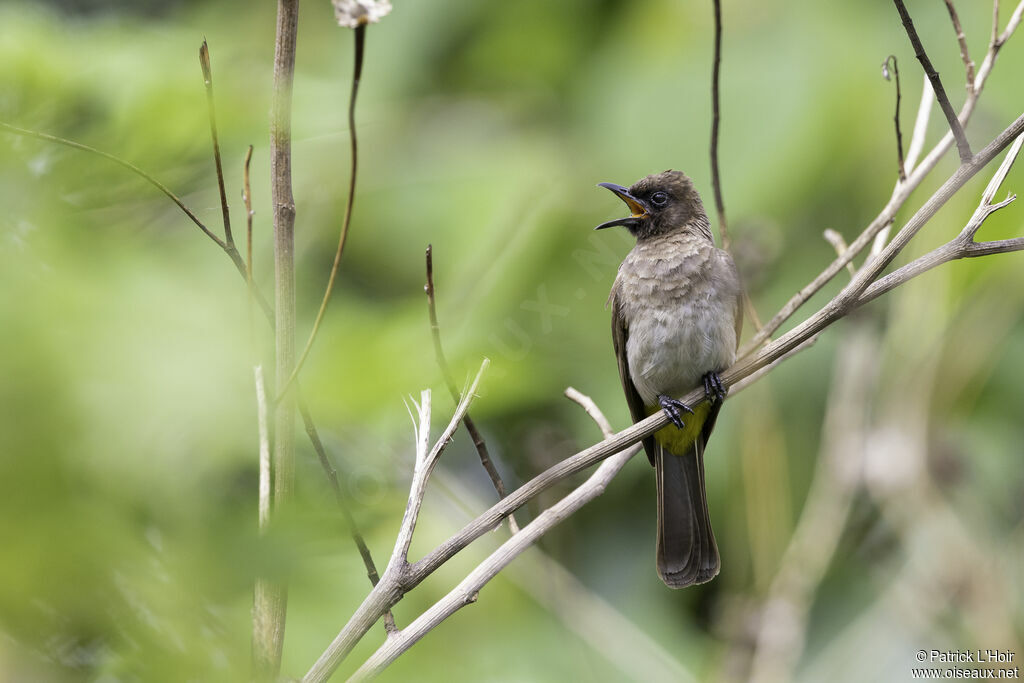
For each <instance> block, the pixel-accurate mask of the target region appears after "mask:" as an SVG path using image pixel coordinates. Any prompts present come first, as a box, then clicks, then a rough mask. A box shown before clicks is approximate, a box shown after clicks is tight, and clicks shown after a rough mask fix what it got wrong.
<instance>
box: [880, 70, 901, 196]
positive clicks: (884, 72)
mask: <svg viewBox="0 0 1024 683" xmlns="http://www.w3.org/2000/svg"><path fill="white" fill-rule="evenodd" d="M889 62H892V71H893V74H895V77H896V113H895V114H894V115H893V117H892V120H893V122H894V123H895V124H896V166H897V171H898V174H897V175H898V176H899V179H900V182H901V183H902V182H904V181H905V180H906V179H907V171H906V167H905V165H904V163H903V133H902V132H901V131H900V69H899V66H898V65H897V64H896V55H889V56H888V57H886V58H885V61H884V62H882V77H883V78H884V79H885V80H889Z"/></svg>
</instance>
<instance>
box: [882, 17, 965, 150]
mask: <svg viewBox="0 0 1024 683" xmlns="http://www.w3.org/2000/svg"><path fill="white" fill-rule="evenodd" d="M893 2H894V3H895V4H896V10H897V11H898V12H899V13H900V20H901V21H902V22H903V28H905V29H906V31H907V36H908V37H909V38H910V44H911V45H913V46H914V54H915V55H916V56H917V61H919V62H921V67H922V68H923V69H924V72H925V74H927V75H928V79H929V80H930V81H931V82H932V88H933V89H934V90H935V96H936V97H937V98H938V100H939V107H941V108H942V113H943V114H945V115H946V121H947V122H948V123H949V129H950V130H951V131H952V132H953V137H954V138H956V147H957V150H958V151H959V152H960V161H961V163H965V162H967V161H969V160H970V158H971V146H970V145H969V144H968V143H967V136H966V135H964V127H963V126H962V125H961V124H960V119H959V118H957V115H956V112H955V111H954V110H953V105H951V104H950V103H949V97H947V96H946V90H945V88H943V87H942V81H941V80H940V79H939V73H938V72H937V71H936V70H935V67H934V66H932V60H931V59H929V58H928V53H927V52H925V49H924V45H922V44H921V38H920V37H919V36H918V35H917V29H915V28H914V22H913V20H911V18H910V13H908V12H907V7H906V5H904V4H903V0H893Z"/></svg>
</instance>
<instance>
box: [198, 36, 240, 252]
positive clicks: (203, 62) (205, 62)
mask: <svg viewBox="0 0 1024 683" xmlns="http://www.w3.org/2000/svg"><path fill="white" fill-rule="evenodd" d="M199 65H200V66H201V67H202V68H203V82H204V83H205V85H206V108H207V110H208V111H209V113H210V138H211V139H212V140H213V163H214V165H215V166H216V167H217V189H218V190H219V191H220V210H221V215H222V216H223V217H224V241H225V242H226V243H227V244H229V245H232V246H234V244H235V240H234V238H233V237H232V236H231V211H230V210H229V209H228V195H227V192H225V191H224V167H223V166H222V164H221V160H220V141H219V140H218V139H217V114H216V112H215V110H214V108H213V69H211V68H210V48H209V47H207V45H206V39H205V38H204V39H203V44H202V45H201V46H200V47H199Z"/></svg>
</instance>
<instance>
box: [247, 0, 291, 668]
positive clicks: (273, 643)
mask: <svg viewBox="0 0 1024 683" xmlns="http://www.w3.org/2000/svg"><path fill="white" fill-rule="evenodd" d="M298 21H299V2H298V0H278V3H277V32H276V39H275V44H274V94H273V104H272V106H271V117H270V174H271V197H272V200H273V204H274V301H275V305H274V311H275V325H274V330H275V334H274V341H275V377H276V378H277V381H278V383H280V382H283V381H285V379H286V378H287V377H288V376H289V375H290V374H291V371H292V367H293V366H294V364H295V258H294V256H295V249H294V240H295V234H294V229H295V200H294V198H293V197H292V169H291V165H292V160H291V101H292V80H293V78H294V73H295V44H296V34H297V32H298ZM272 466H273V470H274V472H273V474H274V482H273V484H274V485H273V495H272V502H273V507H272V509H271V513H272V516H273V517H274V518H276V517H279V516H280V515H281V513H282V511H283V509H284V508H285V507H286V506H287V504H288V501H289V499H290V498H291V495H292V488H293V485H294V479H295V392H294V391H288V392H286V393H285V394H284V395H283V396H281V397H279V399H278V401H277V405H276V407H275V411H274V452H273V462H272ZM287 610H288V587H287V584H285V583H283V582H281V581H279V580H277V581H275V580H269V579H264V578H260V579H257V581H256V590H255V605H254V608H253V612H254V613H253V663H254V665H255V674H256V676H257V677H258V678H261V679H264V680H273V679H275V678H276V677H277V675H278V672H279V671H280V668H281V650H282V646H283V644H284V628H285V616H286V614H287Z"/></svg>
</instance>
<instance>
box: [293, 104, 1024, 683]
mask: <svg viewBox="0 0 1024 683" xmlns="http://www.w3.org/2000/svg"><path fill="white" fill-rule="evenodd" d="M1022 132H1024V115H1021V116H1020V117H1019V118H1018V119H1017V120H1016V121H1014V122H1013V124H1012V125H1011V126H1010V127H1008V128H1007V129H1006V130H1004V131H1003V133H1001V134H1000V135H999V136H997V137H996V139H995V140H993V141H992V143H990V144H989V145H988V146H986V147H985V148H984V149H983V150H981V151H980V152H979V153H978V154H977V155H975V156H974V157H973V158H972V159H971V161H970V162H969V163H967V164H964V165H962V166H961V167H960V168H959V169H957V171H956V172H955V173H954V174H953V175H952V176H951V177H950V178H949V179H948V180H947V181H946V183H944V184H943V186H942V187H940V188H939V190H938V191H936V193H935V194H934V195H933V196H932V198H931V199H929V201H928V202H927V203H926V204H925V205H924V206H923V207H922V208H921V209H920V210H919V211H918V212H917V213H916V214H914V216H913V217H912V218H911V219H910V221H908V222H907V224H906V225H905V226H904V227H903V229H902V230H901V231H900V232H899V234H897V236H896V238H895V239H894V240H893V241H892V243H891V244H889V245H888V246H887V247H886V248H885V250H884V251H883V252H882V253H881V254H880V255H879V256H878V258H876V259H874V260H873V261H872V262H870V263H868V264H867V265H865V266H864V267H863V268H862V269H861V270H860V271H858V275H857V277H856V278H854V280H853V282H852V283H851V284H850V285H849V286H847V287H846V288H845V289H844V290H843V291H841V292H840V293H839V294H838V295H836V297H834V298H833V300H832V301H831V302H829V304H828V305H826V306H825V307H824V308H822V309H821V310H820V311H818V313H816V314H815V315H813V316H812V317H811V318H809V319H808V320H807V321H805V322H804V323H802V324H801V325H799V326H798V327H796V328H795V329H793V330H792V331H790V332H789V333H787V334H786V335H783V336H782V337H780V338H779V339H777V340H776V341H774V342H772V343H771V344H769V345H768V346H766V347H765V348H764V349H763V350H762V351H761V352H760V353H758V354H757V356H756V357H755V358H753V359H750V360H748V359H740V360H739V361H738V362H737V363H735V364H734V365H733V366H732V367H731V368H729V369H728V370H727V371H726V372H725V373H723V374H722V380H723V382H724V383H725V384H726V385H727V386H733V385H735V384H737V383H738V382H739V381H740V380H742V379H744V378H746V377H748V376H750V375H753V374H754V373H756V372H757V371H759V370H760V369H762V368H764V367H766V366H769V365H771V364H773V363H776V362H777V361H779V360H780V359H782V358H785V357H787V355H795V353H796V349H798V348H800V347H801V346H803V345H809V343H810V340H812V339H814V338H815V337H816V336H817V335H818V334H820V333H821V332H822V331H823V330H824V329H825V328H826V327H828V326H830V325H832V324H833V323H834V322H836V321H837V320H839V319H841V318H843V317H845V316H846V315H847V314H848V313H850V312H851V311H852V310H853V309H855V308H857V307H858V306H860V305H861V304H863V303H865V302H866V301H867V300H869V299H862V298H861V296H862V294H863V292H864V288H866V287H867V285H868V283H869V282H870V281H871V280H872V279H874V277H876V276H877V274H878V272H880V270H881V269H882V268H884V267H885V265H887V264H888V263H889V262H890V261H891V260H892V258H895V256H896V255H897V254H898V253H899V252H900V251H901V250H902V248H903V247H904V246H905V245H906V243H907V241H909V239H910V238H912V237H913V236H914V235H915V234H916V233H917V231H918V230H919V229H920V228H921V227H922V226H923V225H924V224H925V223H926V222H927V221H928V219H930V218H931V217H932V216H933V215H934V214H935V212H936V211H937V210H938V209H939V208H940V207H941V206H942V205H943V204H944V203H945V202H946V201H947V200H948V199H949V197H950V196H952V194H953V193H954V192H955V191H956V190H958V189H959V188H960V187H962V186H963V184H964V183H966V182H967V180H969V179H970V178H971V177H973V176H974V175H975V174H976V173H977V171H978V170H979V169H980V168H982V167H983V166H984V165H985V164H987V163H988V162H989V161H991V160H992V158H994V156H995V155H996V154H998V153H999V152H1000V151H1002V150H1003V149H1005V148H1006V147H1007V146H1008V145H1009V144H1010V142H1011V141H1012V140H1013V139H1014V138H1015V137H1017V136H1018V135H1020V134H1021V133H1022ZM805 348H806V346H805ZM703 398H704V391H703V388H697V389H694V390H692V391H690V392H689V393H687V394H686V395H685V396H682V397H679V399H680V400H681V401H682V402H684V403H688V404H693V403H697V402H699V401H701V400H703ZM668 423H669V421H668V417H667V416H666V415H665V413H664V412H663V411H658V412H656V413H654V414H653V415H651V416H649V417H647V418H645V419H644V420H641V421H640V422H637V423H636V424H634V425H632V426H631V427H629V428H627V429H624V430H623V431H621V432H618V433H617V434H615V435H614V436H611V437H609V438H607V439H605V440H603V441H601V442H600V443H597V444H595V445H593V446H591V447H589V448H587V449H585V450H583V451H581V452H579V453H577V454H575V455H573V456H571V457H569V458H566V459H565V460H563V461H561V462H559V463H557V464H555V465H553V466H552V467H550V468H548V469H547V470H545V471H544V472H542V473H541V474H539V475H537V476H536V477H534V478H533V479H531V480H530V481H528V482H527V483H525V484H524V485H523V486H521V487H519V489H517V490H516V491H513V492H512V493H510V494H509V495H508V496H507V497H506V498H504V499H502V500H500V501H498V503H497V504H495V505H493V506H492V507H491V508H490V509H489V510H487V511H486V512H484V513H483V514H481V515H479V516H478V517H477V518H476V519H475V520H473V521H472V522H470V523H469V524H467V525H466V526H464V527H463V528H462V529H461V530H460V531H459V532H458V533H456V534H455V535H454V536H452V537H451V538H449V539H448V540H447V541H445V542H444V543H442V544H441V545H439V546H438V547H437V548H435V549H434V550H433V551H431V552H430V553H428V554H427V555H426V556H425V557H424V558H423V559H421V560H419V561H418V562H415V563H413V564H411V565H409V566H408V567H407V568H406V571H404V572H402V573H401V575H400V577H399V578H400V583H399V584H397V585H391V583H390V582H386V581H385V580H384V579H382V580H381V583H380V584H378V586H377V587H376V588H374V590H372V591H371V592H370V595H368V596H367V597H366V599H365V600H364V601H363V603H362V604H361V605H360V606H359V608H358V609H357V610H356V612H355V614H354V615H353V616H352V617H351V618H350V619H349V621H348V623H347V624H346V625H345V627H344V628H343V629H342V630H341V632H340V633H339V634H338V636H337V637H336V638H335V639H334V642H332V643H331V645H330V646H329V647H328V648H327V649H326V650H325V651H324V653H323V654H322V655H321V656H320V658H319V659H318V660H317V661H316V663H315V664H314V665H313V666H312V668H311V669H310V670H309V672H308V673H307V674H306V676H305V677H304V678H303V681H305V682H309V683H312V682H320V681H325V680H326V679H327V678H328V677H329V676H330V675H331V673H333V671H334V670H335V669H336V668H337V666H338V665H339V664H340V663H341V661H342V660H343V659H344V658H345V656H346V655H347V654H348V653H349V652H350V651H351V649H352V648H353V647H354V646H355V644H356V643H357V642H358V641H359V640H360V639H361V638H362V636H363V635H364V634H365V633H366V632H367V631H368V630H369V628H370V626H372V624H373V623H375V622H376V620H377V619H378V618H379V617H380V615H382V614H383V612H384V610H385V609H386V608H387V607H390V606H391V605H394V604H395V602H397V601H398V600H399V599H401V597H402V595H404V594H405V593H407V592H408V591H410V590H412V589H413V588H415V587H416V586H417V585H418V584H419V583H420V582H421V581H423V579H424V578H426V577H427V576H429V575H430V574H431V573H433V572H434V571H435V570H436V569H437V568H438V567H440V566H441V565H442V564H444V563H445V562H447V561H448V560H449V559H451V558H452V557H454V556H455V554H456V553H458V552H459V551H460V550H462V549H463V548H465V547H466V546H467V545H469V544H470V543H471V542H473V541H474V540H476V539H477V538H479V537H480V536H482V535H483V534H485V533H487V532H488V531H490V530H491V529H494V528H495V527H496V526H497V525H498V524H499V523H500V522H501V520H502V519H504V518H505V517H506V516H508V515H509V514H511V513H512V512H513V511H515V510H517V509H518V508H519V507H521V506H522V505H524V504H525V503H526V502H527V501H529V500H530V499H532V498H533V497H534V496H536V495H537V494H539V493H541V492H542V491H544V490H546V489H548V488H550V487H551V486H552V485H554V484H555V483H557V482H559V481H561V480H562V479H564V478H566V477H568V476H570V475H572V474H575V473H576V472H579V471H581V470H584V469H586V468H588V467H590V466H591V465H593V464H595V463H597V462H599V461H601V460H604V459H606V458H609V457H610V456H612V455H615V454H621V455H619V456H617V457H616V458H614V459H612V460H611V461H610V462H609V463H606V464H609V465H611V463H619V462H622V463H624V460H622V459H621V458H623V456H624V454H622V452H623V450H624V449H626V448H629V447H630V446H635V445H636V444H638V443H639V442H640V441H641V440H642V439H644V438H645V437H647V436H650V435H651V434H653V433H654V432H656V431H657V430H659V429H661V428H662V427H665V426H666V425H667V424H668ZM618 466H619V467H621V465H618ZM603 467H604V466H602V468H599V470H598V472H597V473H595V474H594V475H592V478H591V480H588V483H589V482H590V481H594V478H595V477H598V475H599V474H600V473H601V472H602V471H604V472H607V471H609V470H610V469H611V467H614V465H612V466H611V467H610V468H609V470H603ZM615 471H617V470H615ZM602 486H603V484H602ZM594 495H596V493H595V494H594ZM582 496H584V494H583V493H581V491H580V489H577V490H576V491H574V492H573V493H572V494H570V495H569V496H567V497H566V498H565V499H563V500H562V501H561V502H560V503H559V504H558V505H556V506H555V507H554V508H550V509H549V510H547V511H545V512H544V513H542V514H541V516H540V517H538V518H537V519H536V520H535V521H534V522H533V523H531V524H530V525H528V526H527V527H526V528H524V529H523V530H522V531H521V532H520V533H518V534H516V535H515V536H513V537H512V538H511V539H510V540H509V541H508V542H506V543H505V544H504V545H503V546H502V547H501V548H499V550H498V551H497V552H496V553H495V554H494V555H492V556H491V557H490V558H489V559H488V561H487V562H485V563H484V564H483V565H481V566H480V567H478V568H477V570H474V572H473V573H472V574H470V575H469V576H468V577H467V578H466V579H465V580H464V581H463V582H462V583H460V584H459V586H458V587H457V588H456V589H455V590H453V591H452V592H451V593H449V595H448V596H446V598H445V599H444V600H443V601H442V602H440V603H438V604H437V605H435V607H434V608H431V610H428V613H425V614H424V615H423V616H421V617H420V618H419V619H417V620H416V621H414V622H413V624H411V625H410V626H409V627H408V628H407V629H404V630H403V631H401V634H405V635H404V638H405V639H403V636H398V637H393V638H392V639H390V640H389V642H388V643H385V645H384V646H382V648H381V649H380V650H378V652H377V654H375V655H374V658H372V659H371V660H370V661H368V662H367V663H366V664H365V665H364V668H363V669H361V670H360V671H361V673H360V674H359V675H363V674H368V673H372V672H373V671H376V670H378V667H383V666H386V665H387V663H388V662H390V661H392V660H393V659H394V657H397V656H398V654H400V652H401V651H404V649H405V648H407V647H408V645H411V642H408V641H407V640H406V639H413V640H412V642H415V640H416V639H419V638H420V637H422V635H423V634H424V633H426V631H427V630H429V627H430V625H431V624H433V623H434V621H433V620H435V619H443V618H444V617H445V616H447V615H448V614H450V613H452V612H454V611H455V610H457V609H459V607H461V606H462V605H464V604H466V602H467V601H469V600H470V599H471V598H473V597H474V595H475V590H479V588H478V586H481V585H483V584H484V583H486V582H487V581H488V580H489V579H490V578H491V577H492V576H493V573H492V572H494V573H496V572H497V571H500V569H501V567H503V566H505V564H507V563H508V562H509V561H511V558H512V556H513V555H514V553H515V552H521V549H522V548H525V547H527V546H528V545H529V544H530V543H532V542H533V540H534V538H535V534H537V532H538V529H540V528H543V526H542V525H543V524H550V526H554V524H556V523H557V522H558V521H560V519H561V517H558V518H556V519H551V516H552V515H558V514H559V513H561V512H564V513H565V514H569V511H571V510H575V509H577V508H578V507H579V506H582V504H583V503H585V502H586V500H589V498H586V499H583V500H581V497H582ZM549 513H550V514H549ZM541 520H547V521H545V522H541ZM538 522H541V524H540V525H538ZM520 544H522V545H520ZM388 571H391V564H389V569H388ZM407 642H408V645H404V646H403V645H402V644H405V643H407ZM398 643H401V644H398Z"/></svg>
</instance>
